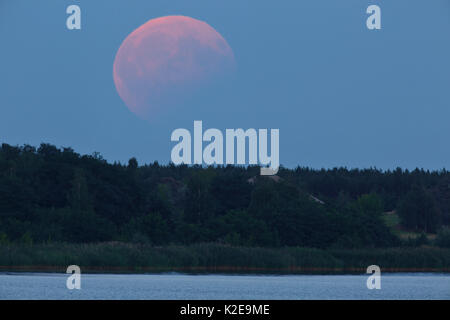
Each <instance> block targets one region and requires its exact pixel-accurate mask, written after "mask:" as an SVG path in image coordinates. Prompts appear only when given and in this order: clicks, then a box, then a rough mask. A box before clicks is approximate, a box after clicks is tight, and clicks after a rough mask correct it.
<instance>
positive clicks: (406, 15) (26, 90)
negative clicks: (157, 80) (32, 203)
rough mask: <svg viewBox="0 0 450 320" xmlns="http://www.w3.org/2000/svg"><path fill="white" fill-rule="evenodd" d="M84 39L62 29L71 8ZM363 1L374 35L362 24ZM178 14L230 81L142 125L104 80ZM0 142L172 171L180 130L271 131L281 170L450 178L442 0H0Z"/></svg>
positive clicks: (448, 39) (449, 10)
mask: <svg viewBox="0 0 450 320" xmlns="http://www.w3.org/2000/svg"><path fill="white" fill-rule="evenodd" d="M70 4H78V5H80V7H81V9H82V30H80V31H68V30H67V29H66V18H67V15H66V13H65V11H66V8H67V6H69V5H70ZM370 4H377V5H380V7H381V9H382V30H379V31H369V30H368V29H367V28H366V18H367V15H366V13H365V11H366V8H367V7H368V6H369V5H370ZM166 15H186V16H190V17H193V18H196V19H199V20H203V21H205V22H207V23H208V24H210V25H211V26H212V27H213V28H215V29H216V30H217V31H218V32H219V33H221V34H222V36H223V37H224V38H225V39H226V40H227V41H228V43H229V44H230V46H231V47H232V49H233V51H234V54H235V57H236V62H237V66H238V68H237V73H236V75H235V81H233V83H232V84H229V85H228V86H227V87H223V88H221V89H218V90H216V91H213V92H208V94H206V95H205V96H204V97H203V98H202V99H200V100H198V101H196V102H195V103H192V101H191V102H186V103H185V105H183V108H182V110H183V111H181V112H178V113H173V112H172V113H170V112H167V113H166V114H162V115H159V116H158V117H157V118H156V119H155V120H154V121H153V122H152V123H149V122H146V121H144V120H141V119H139V118H138V117H137V116H135V115H134V114H133V113H131V112H130V111H129V110H128V109H127V108H126V107H125V105H124V103H123V102H122V100H121V99H120V97H119V96H118V94H117V92H116V90H115V87H114V82H113V79H112V66H113V61H114V57H115V54H116V51H117V49H118V48H119V46H120V44H121V43H122V41H123V40H124V39H125V38H126V36H127V35H128V34H129V33H130V32H132V31H133V30H134V29H136V28H137V27H139V26H140V25H142V24H143V23H145V22H146V21H148V20H149V19H152V18H156V17H160V16H166ZM0 43H1V44H0V141H1V142H6V143H9V144H19V145H22V144H25V143H27V144H32V145H38V144H40V143H41V142H49V143H52V144H55V145H57V146H71V147H73V148H74V149H75V150H76V151H77V152H80V153H89V154H90V153H92V152H94V151H98V152H100V153H101V154H102V155H103V156H104V157H105V158H106V159H107V160H109V161H114V160H118V161H122V162H125V161H127V160H128V159H129V158H130V157H132V156H136V157H137V158H138V160H139V162H140V163H143V162H153V161H154V160H158V161H159V162H160V163H168V162H169V161H170V151H171V149H172V147H173V145H174V143H172V142H171V141H170V134H171V132H172V131H173V130H174V129H176V128H180V127H182V128H187V129H189V130H191V132H192V131H193V121H194V120H203V126H204V128H218V129H221V130H223V131H224V130H225V129H226V128H244V129H246V128H256V129H258V128H279V129H280V161H281V163H282V164H283V165H285V166H288V167H294V166H296V165H301V166H311V167H314V168H321V167H334V166H347V167H369V166H376V167H379V168H384V169H390V168H394V167H397V166H400V167H404V168H415V167H423V168H428V169H440V168H443V167H446V168H447V169H449V168H450V147H449V142H448V141H449V137H450V124H449V122H450V1H449V0H395V1H392V0H389V1H387V0H385V1H381V0H341V1H336V0H302V1H299V0H281V1H273V0H270V1H269V0H246V1H242V0H220V1H219V0H192V1H187V0H179V1H175V0H151V1H149V0H132V1H130V0H0Z"/></svg>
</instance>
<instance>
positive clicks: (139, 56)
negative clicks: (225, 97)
mask: <svg viewBox="0 0 450 320" xmlns="http://www.w3.org/2000/svg"><path fill="white" fill-rule="evenodd" d="M234 67H235V61H234V54H233V51H232V50H231V48H230V46H229V45H228V43H227V42H226V41H225V39H224V38H223V37H222V36H221V35H220V34H219V33H218V32H217V31H216V30H214V29H213V28H212V27H211V26H209V25H208V24H207V23H205V22H202V21H199V20H196V19H192V18H189V17H184V16H168V17H161V18H157V19H152V20H150V21H148V22H147V23H145V24H144V25H142V26H141V27H139V28H138V29H136V30H135V31H133V32H132V33H131V34H130V35H129V36H128V37H127V38H126V39H125V41H124V42H123V43H122V45H121V46H120V48H119V51H118V52H117V55H116V59H115V61H114V83H115V85H116V88H117V91H118V93H119V95H120V97H121V98H122V100H123V101H124V102H125V104H126V105H127V107H128V108H129V109H130V110H131V111H132V112H134V113H135V114H137V115H139V116H140V117H142V118H145V119H150V118H151V116H152V113H153V112H154V111H155V110H158V109H161V108H166V107H169V106H171V105H174V104H182V103H183V100H184V99H185V98H187V97H188V96H189V95H190V94H192V93H193V92H198V91H199V90H202V88H205V87H204V86H205V85H206V84H208V83H211V82H212V81H214V80H216V79H220V78H221V77H223V76H226V75H227V74H228V73H229V72H230V71H232V70H234Z"/></svg>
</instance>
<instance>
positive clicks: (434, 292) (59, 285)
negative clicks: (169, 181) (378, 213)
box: [0, 273, 450, 300]
mask: <svg viewBox="0 0 450 320" xmlns="http://www.w3.org/2000/svg"><path fill="white" fill-rule="evenodd" d="M68 276H69V275H66V274H42V273H0V299H68V300H70V299H88V300H90V299H176V300H178V299H189V300H191V299H192V300H197V299H198V300H202V299H224V300H241V299H248V300H252V299H262V300H266V299H275V300H276V299H286V300H297V299H450V275H447V274H428V273H421V274H417V273H416V274H406V273H403V274H382V277H381V289H380V290H369V289H367V287H366V280H367V278H368V276H369V275H330V276H323V275H314V276H311V275H289V276H276V275H185V274H158V275H156V274H139V275H137V274H132V275H113V274H82V275H81V290H68V289H67V288H66V279H67V277H68Z"/></svg>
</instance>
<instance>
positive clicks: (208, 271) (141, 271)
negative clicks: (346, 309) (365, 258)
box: [0, 266, 450, 276]
mask: <svg viewBox="0 0 450 320" xmlns="http://www.w3.org/2000/svg"><path fill="white" fill-rule="evenodd" d="M80 268H81V271H82V274H92V275H96V274H108V275H114V274H116V275H127V274H130V275H131V274H134V275H146V274H147V275H169V274H176V275H227V276H244V275H255V276H294V275H317V276H320V275H323V276H326V275H339V276H344V275H367V273H366V269H364V268H354V269H324V268H318V269H316V268H311V269H301V270H280V269H263V268H261V269H257V270H255V268H235V267H230V268H216V269H214V268H208V267H196V268H169V269H162V268H133V267H130V268H114V267H113V268H99V267H83V266H80ZM381 272H382V273H383V274H421V273H427V274H445V275H447V274H449V275H450V269H449V268H444V269H439V268H422V269H417V268H385V269H383V268H381ZM9 273H16V274H27V273H30V274H31V273H40V274H61V275H66V274H67V273H66V268H65V267H60V266H13V267H9V266H0V275H1V274H9Z"/></svg>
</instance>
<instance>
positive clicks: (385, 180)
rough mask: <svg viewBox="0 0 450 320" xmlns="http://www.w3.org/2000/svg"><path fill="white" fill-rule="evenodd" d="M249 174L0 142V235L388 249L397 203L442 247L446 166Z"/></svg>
mask: <svg viewBox="0 0 450 320" xmlns="http://www.w3.org/2000/svg"><path fill="white" fill-rule="evenodd" d="M258 173H259V168H258V167H254V166H250V167H236V166H226V167H207V168H205V167H201V166H185V165H181V166H175V165H160V164H158V163H157V162H155V163H153V164H147V165H139V164H138V162H137V161H136V159H134V158H132V159H130V160H129V162H128V163H127V164H120V163H108V162H107V161H106V160H104V159H103V158H102V157H101V155H100V154H98V153H95V154H93V155H80V154H78V153H76V152H74V150H72V149H71V148H57V147H55V146H53V145H49V144H41V145H40V146H39V147H38V148H36V147H33V146H28V145H25V146H20V147H19V146H10V145H8V144H2V146H1V148H0V244H1V243H21V244H24V243H35V244H50V243H61V242H65V243H97V242H111V241H116V242H132V243H142V244H146V245H155V246H161V245H193V244H196V243H207V242H208V243H218V244H229V245H234V246H246V247H273V248H275V247H287V246H289V247H310V248H318V249H328V248H329V249H333V250H337V249H339V248H367V247H377V248H386V247H397V246H401V245H404V244H405V243H404V240H402V239H400V238H399V237H398V236H397V235H396V234H394V233H393V231H392V228H389V226H388V225H387V224H386V223H385V220H384V219H383V216H384V215H386V213H389V212H391V213H392V212H395V214H397V215H398V216H399V218H400V223H401V228H402V229H403V230H408V231H411V232H423V233H424V234H425V233H427V234H430V233H437V232H439V231H440V234H441V235H444V234H446V235H447V238H444V237H442V236H441V237H440V238H439V237H438V240H437V242H439V241H440V242H441V243H442V244H443V246H448V229H446V228H445V226H448V225H449V224H450V173H449V172H448V171H446V170H441V171H433V172H430V171H424V170H420V169H417V170H414V171H408V170H402V169H396V170H393V171H382V170H378V169H375V168H371V169H363V170H359V169H351V170H350V169H346V168H335V169H322V170H313V169H309V168H303V167H298V168H295V169H286V168H281V169H280V171H279V173H278V175H277V176H272V177H262V176H259V175H258ZM446 239H447V240H446ZM424 241H426V239H425V240H424ZM445 241H447V242H445Z"/></svg>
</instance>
